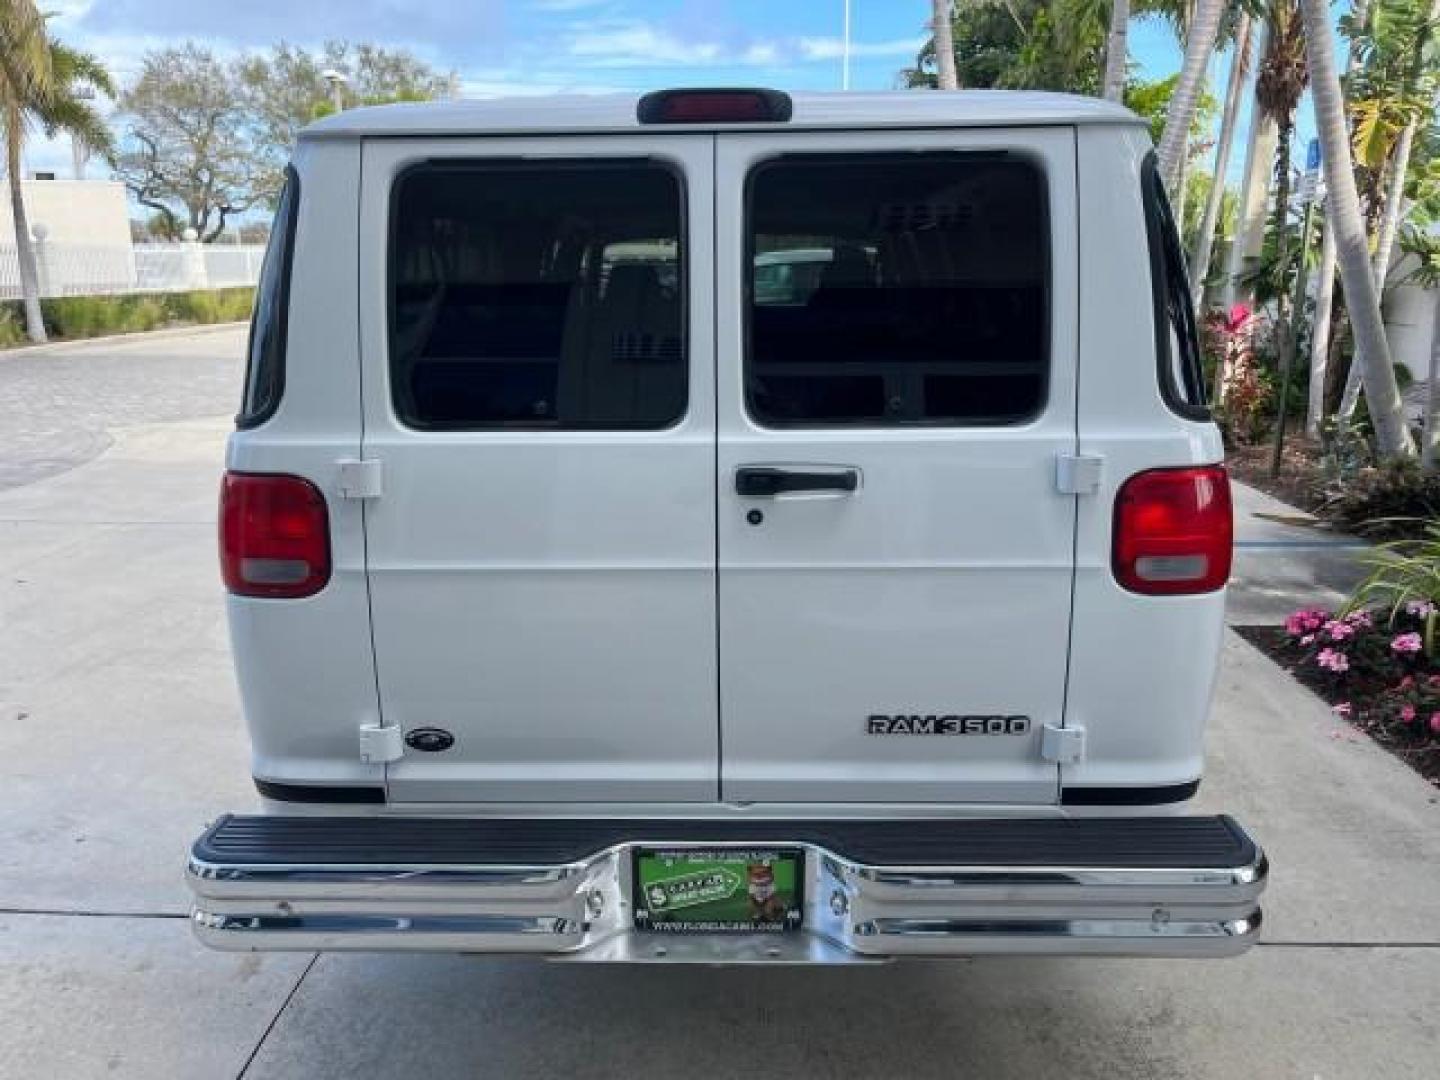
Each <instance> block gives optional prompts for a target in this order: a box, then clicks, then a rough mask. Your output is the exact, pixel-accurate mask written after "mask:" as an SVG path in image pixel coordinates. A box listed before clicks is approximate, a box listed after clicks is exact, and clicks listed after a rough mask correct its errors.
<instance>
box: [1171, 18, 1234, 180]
mask: <svg viewBox="0 0 1440 1080" xmlns="http://www.w3.org/2000/svg"><path fill="white" fill-rule="evenodd" d="M1225 4H1226V0H1196V4H1195V17H1194V18H1193V19H1192V20H1191V22H1190V32H1189V33H1188V34H1187V35H1186V37H1185V63H1184V65H1183V66H1182V67H1181V68H1180V81H1179V82H1178V83H1177V84H1176V86H1175V94H1174V96H1173V97H1172V98H1171V99H1170V110H1169V113H1168V114H1167V116H1166V118H1165V131H1164V132H1163V133H1162V134H1161V136H1160V148H1159V149H1158V150H1157V151H1156V157H1157V158H1158V159H1159V164H1160V178H1161V179H1162V180H1163V181H1164V182H1165V186H1166V187H1167V188H1170V189H1171V190H1172V191H1173V190H1174V189H1175V186H1176V181H1177V180H1179V178H1180V167H1181V163H1182V162H1183V161H1184V159H1185V151H1186V149H1187V147H1188V144H1189V141H1190V125H1191V124H1192V123H1193V122H1194V120H1195V110H1196V109H1197V108H1198V107H1199V104H1200V92H1201V90H1202V88H1203V86H1204V83H1205V69H1206V68H1207V67H1209V66H1210V54H1211V53H1212V52H1213V51H1214V49H1215V35H1216V33H1217V32H1218V31H1219V29H1220V19H1221V17H1222V16H1223V15H1224V14H1225Z"/></svg>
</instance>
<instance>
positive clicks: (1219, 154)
mask: <svg viewBox="0 0 1440 1080" xmlns="http://www.w3.org/2000/svg"><path fill="white" fill-rule="evenodd" d="M1249 52H1250V16H1249V15H1246V14H1242V15H1241V16H1240V23H1239V25H1238V26H1237V27H1236V28H1235V56H1234V59H1233V60H1231V62H1230V81H1229V82H1228V83H1227V85H1226V87H1225V111H1224V112H1223V113H1222V114H1221V117H1220V138H1219V140H1218V141H1217V142H1216V145H1215V175H1214V179H1213V180H1212V181H1211V183H1210V194H1209V195H1208V196H1207V197H1206V199H1205V215H1204V216H1203V217H1202V218H1201V219H1200V232H1199V233H1198V234H1197V235H1196V237H1195V251H1194V254H1193V255H1192V256H1191V258H1190V280H1191V282H1192V283H1193V285H1192V287H1193V289H1194V292H1195V296H1194V302H1195V306H1196V308H1199V307H1200V302H1201V301H1202V300H1203V299H1204V297H1205V278H1206V277H1207V276H1208V274H1209V273H1210V256H1211V255H1212V254H1213V252H1214V250H1215V226H1216V225H1217V224H1218V223H1219V221H1220V209H1221V207H1222V206H1223V205H1224V202H1225V174H1226V173H1227V172H1228V171H1229V169H1230V148H1231V146H1232V144H1233V143H1234V142H1235V128H1236V120H1237V119H1238V117H1239V114H1240V98H1241V95H1242V93H1243V91H1244V89H1245V71H1246V69H1247V68H1248V67H1249V60H1248V58H1249Z"/></svg>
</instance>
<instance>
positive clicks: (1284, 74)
mask: <svg viewBox="0 0 1440 1080" xmlns="http://www.w3.org/2000/svg"><path fill="white" fill-rule="evenodd" d="M1266 18H1267V20H1268V21H1269V24H1270V33H1269V34H1268V35H1267V37H1266V39H1265V51H1264V52H1263V53H1261V55H1260V68H1259V70H1258V71H1257V72H1256V75H1255V106H1256V108H1258V109H1259V110H1260V114H1261V115H1262V116H1266V117H1269V118H1270V119H1271V120H1274V121H1275V126H1276V127H1277V128H1278V129H1279V132H1280V141H1279V143H1278V144H1277V146H1276V148H1275V228H1276V233H1277V235H1278V236H1279V238H1280V258H1279V260H1278V261H1279V265H1280V266H1281V268H1282V272H1283V268H1284V266H1285V265H1286V243H1287V240H1288V238H1289V231H1288V222H1289V214H1290V144H1291V143H1292V142H1293V140H1294V135H1295V110H1296V109H1297V108H1299V106H1300V98H1301V97H1302V96H1303V95H1304V93H1305V87H1306V85H1308V83H1309V82H1310V69H1309V67H1308V66H1307V65H1306V63H1305V30H1304V25H1303V24H1302V23H1301V21H1300V12H1299V9H1298V8H1297V7H1296V0H1271V3H1270V6H1269V10H1268V11H1267V12H1266ZM1283 295H1284V290H1283V289H1282V290H1281V296H1282V297H1283ZM1282 314H1283V313H1282Z"/></svg>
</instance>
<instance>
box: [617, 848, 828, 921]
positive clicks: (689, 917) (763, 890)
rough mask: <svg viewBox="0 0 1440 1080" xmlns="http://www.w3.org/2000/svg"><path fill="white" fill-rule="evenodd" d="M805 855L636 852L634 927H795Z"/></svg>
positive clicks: (759, 851) (736, 851)
mask: <svg viewBox="0 0 1440 1080" xmlns="http://www.w3.org/2000/svg"><path fill="white" fill-rule="evenodd" d="M804 868H805V855H804V852H801V851H795V850H790V849H785V848H752V849H740V848H714V849H706V850H699V849H693V850H692V849H674V850H664V849H655V850H648V851H639V852H637V853H636V855H635V894H634V895H635V926H636V928H637V929H640V930H662V931H669V932H671V933H696V934H706V933H716V932H721V933H729V932H735V931H767V932H778V931H783V930H798V929H800V917H801V909H802V907H803V904H802V900H803V885H804V876H805V875H804Z"/></svg>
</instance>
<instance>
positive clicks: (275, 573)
mask: <svg viewBox="0 0 1440 1080" xmlns="http://www.w3.org/2000/svg"><path fill="white" fill-rule="evenodd" d="M220 571H221V573H222V574H223V575H224V578H225V587H226V588H227V589H229V590H230V591H231V592H232V593H236V594H238V595H240V596H271V597H297V596H310V595H312V594H314V593H317V592H319V591H320V590H321V589H323V588H324V587H325V583H326V582H327V581H329V580H330V523H329V520H328V517H327V515H326V512H325V496H324V495H322V494H320V489H319V488H317V487H316V486H315V485H314V484H312V483H310V481H309V480H304V479H301V478H300V477H298V476H278V475H267V474H260V473H234V472H232V473H226V474H225V479H224V481H223V482H222V484H221V487H220Z"/></svg>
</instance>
